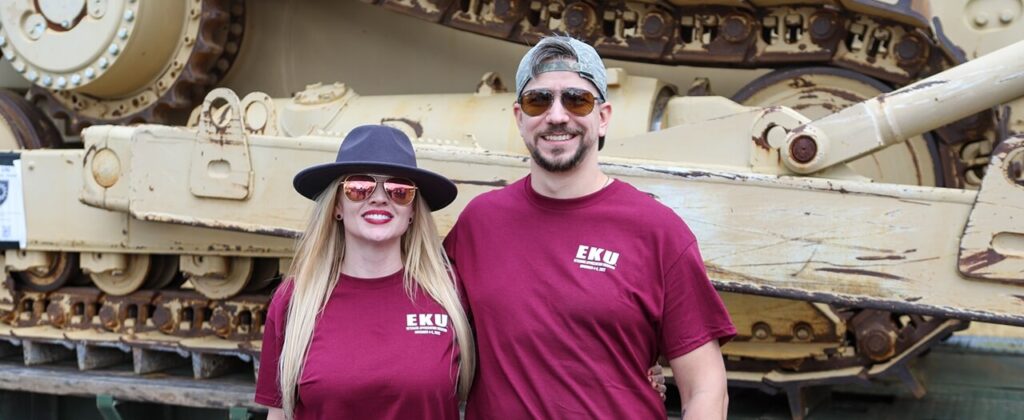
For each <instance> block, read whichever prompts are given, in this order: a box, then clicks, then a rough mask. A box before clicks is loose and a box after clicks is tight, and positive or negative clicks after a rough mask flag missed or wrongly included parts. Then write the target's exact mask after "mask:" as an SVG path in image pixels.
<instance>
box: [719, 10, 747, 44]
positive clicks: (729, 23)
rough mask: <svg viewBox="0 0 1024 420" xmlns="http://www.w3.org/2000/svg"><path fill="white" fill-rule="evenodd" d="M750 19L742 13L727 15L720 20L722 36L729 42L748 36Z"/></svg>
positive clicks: (739, 40)
mask: <svg viewBox="0 0 1024 420" xmlns="http://www.w3.org/2000/svg"><path fill="white" fill-rule="evenodd" d="M750 32H751V27H750V21H749V20H747V18H746V16H743V15H729V16H726V17H725V19H724V20H723V21H722V36H723V37H725V39H726V40H727V41H729V42H741V41H743V40H745V39H747V37H749V36H750Z"/></svg>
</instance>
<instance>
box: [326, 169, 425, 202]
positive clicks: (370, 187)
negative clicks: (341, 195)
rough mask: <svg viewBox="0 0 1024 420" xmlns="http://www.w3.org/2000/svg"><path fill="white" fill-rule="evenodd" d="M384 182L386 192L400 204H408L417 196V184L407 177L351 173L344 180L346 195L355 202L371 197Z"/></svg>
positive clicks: (343, 185) (392, 199)
mask: <svg viewBox="0 0 1024 420" xmlns="http://www.w3.org/2000/svg"><path fill="white" fill-rule="evenodd" d="M380 184H384V193H385V195H387V196H388V198H390V199H391V201H392V202H393V203H395V204H397V205H399V206H407V205H409V203H412V200H413V199H414V198H416V184H414V183H413V182H412V181H410V180H408V179H405V178H393V177H388V176H379V175H349V176H346V177H345V179H344V180H343V181H342V189H343V190H344V191H345V197H348V199H349V200H352V201H354V202H357V203H358V202H360V201H363V200H366V199H367V198H370V196H371V195H373V192H374V191H376V190H377V185H380Z"/></svg>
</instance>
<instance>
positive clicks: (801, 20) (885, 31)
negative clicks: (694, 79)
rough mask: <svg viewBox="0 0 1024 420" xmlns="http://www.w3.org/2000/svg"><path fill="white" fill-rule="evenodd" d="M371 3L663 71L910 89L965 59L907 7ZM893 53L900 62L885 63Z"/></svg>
mask: <svg viewBox="0 0 1024 420" xmlns="http://www.w3.org/2000/svg"><path fill="white" fill-rule="evenodd" d="M374 3H375V4H377V5H379V6H382V7H384V8H387V9H390V10H394V11H397V12H399V13H403V14H406V15H409V16H414V17H417V18H420V19H424V20H428V21H431V22H437V23H440V24H442V25H445V26H449V27H452V28H456V29H460V30H464V31H469V32H473V33H478V34H481V35H486V36H490V37H493V38H499V39H505V40H508V41H512V42H516V43H520V44H527V45H531V44H534V43H536V41H537V40H538V39H540V38H541V37H543V36H548V35H554V34H569V35H572V36H574V37H577V38H580V39H584V40H586V41H589V42H590V43H591V44H592V45H594V47H595V48H597V50H598V52H599V53H600V54H601V56H602V57H605V58H616V59H622V60H628V61H643V62H650V63H658V64H673V65H691V66H716V67H739V68H755V67H784V66H792V65H811V64H814V65H826V64H827V65H833V66H837V67H844V68H849V69H851V70H855V71H858V72H861V73H865V74H868V75H870V76H872V77H875V78H878V79H881V80H884V81H887V82H889V83H894V84H898V85H903V84H907V83H909V82H911V81H913V80H917V79H920V78H922V77H924V76H927V75H930V74H933V73H935V72H937V71H941V70H942V69H944V68H946V67H948V66H950V65H951V64H955V62H956V61H957V60H962V58H957V53H956V52H955V51H954V50H955V47H950V46H946V45H941V44H940V43H939V42H936V41H934V40H932V39H931V37H930V36H929V35H928V33H929V29H928V28H929V22H928V20H927V18H925V17H923V16H921V15H920V14H919V13H918V11H916V10H914V9H913V6H910V5H909V4H908V2H902V3H901V4H900V5H899V6H894V7H883V6H877V5H862V7H860V8H859V10H857V11H853V10H845V9H842V8H841V6H839V5H838V4H837V5H826V6H808V5H805V4H801V3H802V2H796V1H793V2H777V3H792V4H782V5H777V6H762V7H754V6H750V7H729V6H722V5H701V4H699V3H714V2H691V3H693V4H691V5H677V6H669V5H666V4H665V2H658V3H655V2H650V1H636V0H634V1H621V2H595V1H582V0H581V1H572V0H566V1H532V2H525V1H513V0H470V1H453V0H427V1H417V2H409V1H402V0H377V1H375V2H374ZM674 3H677V4H678V3H688V2H686V1H683V2H674ZM804 3H805V2H804ZM836 3H839V2H836ZM847 3H861V2H847ZM863 3H868V2H863ZM805 28H806V29H805ZM890 50H891V51H893V52H894V54H888V52H889V51H890Z"/></svg>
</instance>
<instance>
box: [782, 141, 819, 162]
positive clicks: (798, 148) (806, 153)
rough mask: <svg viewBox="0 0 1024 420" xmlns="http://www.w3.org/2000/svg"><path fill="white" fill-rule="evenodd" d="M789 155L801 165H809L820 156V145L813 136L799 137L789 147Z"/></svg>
mask: <svg viewBox="0 0 1024 420" xmlns="http://www.w3.org/2000/svg"><path fill="white" fill-rule="evenodd" d="M789 155H790V156H791V157H793V160H795V161H797V162H799V163H807V162H810V161H812V160H814V157H815V156H817V155H818V143H817V142H816V141H814V138H813V137H811V136H799V137H797V138H795V139H793V142H792V143H790V145H789Z"/></svg>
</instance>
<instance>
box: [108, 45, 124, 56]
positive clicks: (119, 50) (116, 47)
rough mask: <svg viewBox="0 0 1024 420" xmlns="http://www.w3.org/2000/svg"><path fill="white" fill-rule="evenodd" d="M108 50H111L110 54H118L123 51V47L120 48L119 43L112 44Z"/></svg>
mask: <svg viewBox="0 0 1024 420" xmlns="http://www.w3.org/2000/svg"><path fill="white" fill-rule="evenodd" d="M107 52H109V53H110V55H117V53H119V52H121V48H119V47H118V46H117V44H110V48H107Z"/></svg>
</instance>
